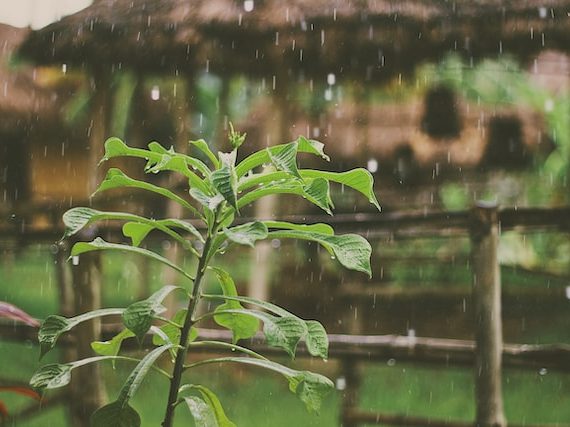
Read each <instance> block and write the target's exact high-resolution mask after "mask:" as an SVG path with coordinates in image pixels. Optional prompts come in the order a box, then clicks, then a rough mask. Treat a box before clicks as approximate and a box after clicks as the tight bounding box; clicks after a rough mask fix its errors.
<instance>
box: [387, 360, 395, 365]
mask: <svg viewBox="0 0 570 427" xmlns="http://www.w3.org/2000/svg"><path fill="white" fill-rule="evenodd" d="M386 364H387V365H388V366H396V359H388V361H387V362H386Z"/></svg>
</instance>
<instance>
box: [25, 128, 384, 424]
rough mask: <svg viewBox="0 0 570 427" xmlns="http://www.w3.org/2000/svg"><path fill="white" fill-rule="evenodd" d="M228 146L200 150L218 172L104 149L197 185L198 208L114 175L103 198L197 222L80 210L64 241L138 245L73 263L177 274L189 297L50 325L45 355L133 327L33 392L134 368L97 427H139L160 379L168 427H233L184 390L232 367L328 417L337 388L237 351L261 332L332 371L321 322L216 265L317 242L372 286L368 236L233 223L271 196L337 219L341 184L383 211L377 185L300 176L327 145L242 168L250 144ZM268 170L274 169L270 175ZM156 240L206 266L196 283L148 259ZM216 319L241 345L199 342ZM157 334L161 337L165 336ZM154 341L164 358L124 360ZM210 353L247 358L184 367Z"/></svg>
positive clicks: (156, 149) (160, 150) (333, 175)
mask: <svg viewBox="0 0 570 427" xmlns="http://www.w3.org/2000/svg"><path fill="white" fill-rule="evenodd" d="M229 139H230V144H231V146H232V150H231V151H230V152H229V153H223V152H220V153H218V155H217V156H216V155H214V153H213V152H212V151H211V150H210V148H209V146H208V144H207V143H206V142H205V141H203V140H199V141H192V142H191V144H192V145H193V146H194V147H195V148H196V149H197V150H198V151H200V152H201V153H202V154H204V155H205V158H206V159H207V161H208V163H209V164H210V166H207V165H206V164H205V163H204V162H202V161H201V160H199V159H197V158H193V157H190V156H187V155H183V154H179V153H176V152H175V151H174V150H173V149H165V148H164V147H162V146H160V145H159V144H157V143H154V142H153V143H151V144H149V146H148V150H145V149H140V148H131V147H128V146H127V145H126V144H125V143H124V142H123V141H121V140H119V139H118V138H110V139H109V140H108V141H107V142H106V144H105V156H104V159H103V160H107V159H111V158H114V157H121V156H129V157H135V158H141V159H144V160H145V161H146V166H145V171H146V172H147V173H158V172H162V171H170V172H176V173H179V174H181V175H182V176H183V177H185V178H186V179H187V182H188V189H187V194H188V195H189V196H190V198H185V197H182V196H181V195H179V194H177V193H175V192H173V191H172V190H170V189H167V188H163V187H161V186H158V185H153V184H149V183H147V182H144V181H139V180H135V179H132V178H130V177H128V176H127V175H125V174H124V173H123V172H122V171H121V170H120V169H116V168H112V169H110V170H109V171H108V173H107V176H106V178H105V180H104V181H103V182H102V183H101V185H100V186H99V188H98V189H97V192H101V191H106V190H112V189H117V188H134V189H137V190H142V191H147V192H152V193H155V194H158V195H161V196H163V197H165V198H167V199H168V200H169V201H170V203H177V204H179V205H180V206H181V207H182V208H183V209H185V210H186V214H189V215H191V216H193V217H194V221H195V222H193V223H190V222H188V221H184V220H181V219H178V218H168V219H160V220H157V219H154V218H145V217H141V216H138V215H133V214H129V213H123V212H103V211H98V210H95V209H91V208H86V207H81V208H73V209H70V210H69V211H68V212H66V213H65V215H64V217H63V220H64V222H65V225H66V231H65V235H64V238H66V237H70V236H72V235H75V234H77V233H78V232H79V231H80V230H82V229H83V228H84V227H85V226H87V225H88V224H90V223H93V222H96V221H109V220H110V221H121V222H123V228H122V230H123V234H124V236H125V237H127V238H128V239H130V241H131V244H119V243H110V242H106V241H104V240H103V239H102V238H100V237H97V238H95V239H94V240H93V241H91V242H78V243H75V245H74V246H73V247H72V249H71V256H80V255H81V254H84V253H88V252H93V251H121V252H126V253H130V254H134V255H138V256H142V257H144V258H146V259H148V260H150V261H158V262H160V263H162V264H165V265H168V266H169V267H171V268H172V269H174V270H175V271H177V272H178V273H180V276H181V278H183V279H186V280H187V281H190V282H191V284H192V285H191V286H190V287H189V288H188V289H185V288H181V287H177V286H165V287H163V288H162V289H160V290H159V291H157V292H155V293H154V294H153V295H151V296H150V297H148V298H146V299H144V300H142V301H137V302H134V303H132V304H131V305H129V306H128V307H127V308H125V309H122V308H121V309H102V310H96V311H93V312H90V313H85V314H82V315H80V316H76V317H73V318H70V319H67V318H64V317H61V316H49V317H48V318H47V319H46V321H45V322H44V323H43V325H42V326H41V329H40V332H39V340H40V343H41V354H42V355H43V354H45V353H46V352H47V351H49V350H51V349H52V348H53V347H54V345H55V343H56V341H57V339H58V338H59V336H60V335H61V334H62V333H64V332H66V331H69V330H70V329H72V328H73V327H74V326H76V325H77V324H78V323H81V322H83V321H86V320H89V319H92V318H95V317H99V316H104V315H122V319H123V324H124V326H125V329H124V330H123V331H122V332H120V333H119V334H118V335H116V336H115V337H113V338H112V339H111V340H109V341H105V342H94V343H92V348H93V350H94V351H95V352H96V353H98V354H99V355H100V356H98V357H92V358H88V359H84V360H79V361H76V362H71V363H67V364H51V365H45V366H44V367H42V368H40V370H39V371H38V372H37V373H36V374H35V375H34V377H33V378H32V381H31V383H32V385H33V386H34V387H36V388H38V389H40V390H43V389H46V388H56V387H61V386H64V385H66V384H67V383H68V382H69V381H70V378H71V371H72V370H73V369H74V368H77V367H79V366H82V365H85V364H87V363H94V362H98V361H101V360H111V361H113V362H114V361H116V360H131V361H136V362H137V365H136V367H135V368H134V370H133V371H132V372H131V374H130V375H129V377H128V378H127V379H126V381H125V383H124V385H123V388H122V389H121V391H120V393H119V396H118V397H117V399H116V400H115V401H114V402H112V403H110V404H108V405H106V406H104V407H102V408H100V409H99V410H97V411H96V412H95V413H94V414H93V416H92V418H91V422H92V425H93V426H95V427H99V426H120V427H136V426H140V424H141V420H140V416H139V415H138V413H137V412H136V410H135V409H134V408H133V407H132V406H130V404H129V401H130V399H131V397H132V396H133V394H134V393H135V392H136V390H137V389H138V387H139V385H140V383H141V381H142V380H143V379H144V377H145V375H146V374H147V373H148V371H149V370H150V369H151V368H154V369H155V370H157V371H158V372H160V373H162V374H164V375H165V376H166V377H168V378H169V380H170V392H169V401H168V403H167V408H166V415H165V418H164V422H163V426H164V427H171V425H172V420H173V416H174V410H175V408H176V407H177V406H178V405H179V404H180V403H185V404H186V406H187V407H188V408H189V410H190V412H191V414H192V416H193V417H194V420H195V421H196V423H197V425H204V426H220V427H232V426H234V424H233V423H232V422H231V421H230V420H229V419H228V418H227V416H226V415H225V413H224V411H223V409H222V405H221V403H220V401H219V400H218V398H217V397H216V395H215V394H214V393H213V392H212V391H211V390H210V389H208V388H206V387H204V386H202V385H196V384H186V385H182V386H181V379H182V374H183V371H184V370H186V369H192V368H197V367H198V366H201V365H204V364H210V363H226V362H232V363H241V364H245V365H250V366H256V367H260V368H264V369H268V370H271V371H274V372H278V373H280V374H282V375H283V376H284V377H285V378H286V379H287V381H288V383H289V388H290V390H291V392H293V393H295V394H296V395H297V396H298V397H299V398H300V399H301V401H303V402H304V403H305V405H306V407H307V409H308V410H309V411H311V412H316V411H318V410H319V408H320V405H321V400H322V397H323V396H324V395H325V394H326V393H327V392H329V391H330V390H331V389H332V388H333V385H332V382H331V381H330V380H328V379H327V378H325V377H323V376H321V375H318V374H314V373H311V372H307V371H296V370H293V369H290V368H288V367H286V366H283V365H280V364H278V363H275V362H272V361H269V360H267V359H266V358H265V357H263V356H261V355H259V354H257V353H255V352H254V351H252V350H250V349H248V348H246V347H244V346H241V345H238V344H237V343H238V342H239V341H240V340H243V339H247V338H251V337H253V336H254V335H255V334H256V333H258V331H259V328H260V325H263V326H262V331H261V332H262V334H263V336H264V337H265V340H266V342H267V344H268V345H270V346H273V347H277V348H281V349H283V350H284V351H285V352H286V353H287V354H288V355H289V356H290V357H291V358H293V357H295V353H296V349H297V346H298V344H299V343H300V342H301V341H304V342H305V344H306V347H307V350H308V352H309V353H310V354H311V355H313V356H317V357H321V358H323V359H326V358H327V357H328V339H327V334H326V332H325V329H324V327H323V326H322V325H321V324H320V323H319V322H317V321H316V320H304V319H301V318H299V317H297V316H295V315H293V314H291V313H289V312H288V311H286V310H284V309H282V308H281V307H278V306H276V305H274V304H271V303H268V302H265V301H259V300H256V299H253V298H248V297H242V296H239V295H238V293H237V289H236V286H235V284H234V281H233V279H232V277H231V275H230V274H229V273H228V272H226V271H224V270H222V269H221V268H219V267H215V266H210V265H209V264H210V263H211V262H213V261H214V259H215V255H217V254H221V253H224V252H226V251H227V250H228V249H231V247H232V246H233V245H236V244H237V245H245V246H250V247H253V246H254V245H255V243H256V242H257V241H260V240H265V239H273V238H291V239H301V240H309V241H314V242H317V243H319V244H320V245H322V246H323V247H324V248H325V249H326V250H327V251H329V252H330V254H331V256H332V257H333V258H335V259H337V260H338V262H339V263H340V264H341V265H343V266H344V267H346V268H348V269H351V270H355V271H360V272H363V273H366V274H367V275H369V276H371V274H372V271H371V268H370V256H371V247H370V244H369V243H368V242H367V241H366V239H364V238H363V237H361V236H359V235H353V234H347V235H339V236H337V235H335V234H334V230H333V228H332V227H331V226H329V225H327V224H293V223H289V222H284V221H253V222H248V223H245V224H238V225H236V224H234V218H235V217H236V216H237V215H239V209H240V208H242V207H245V206H247V205H249V204H250V203H252V202H254V201H256V200H258V199H259V198H261V197H264V196H266V195H270V194H279V193H290V194H296V195H300V196H302V197H304V198H305V199H306V200H307V201H308V202H310V203H313V204H315V205H317V206H319V207H320V208H322V209H323V210H325V211H326V212H328V213H330V214H332V208H333V207H334V205H333V202H332V200H331V197H330V190H329V188H330V183H331V182H332V183H336V184H341V185H345V186H347V187H350V188H353V189H354V190H356V191H358V192H360V193H362V194H363V195H364V196H365V197H366V198H367V199H368V200H369V201H370V203H371V204H373V205H374V206H376V207H378V208H379V205H378V202H377V200H376V197H375V195H374V192H373V188H372V184H373V182H372V176H371V175H370V173H368V171H366V170H364V169H355V170H352V171H348V172H342V173H337V172H325V171H319V170H310V169H300V168H299V167H298V165H297V156H298V154H299V153H309V154H312V155H316V156H318V157H321V158H322V159H325V160H328V156H326V154H324V151H323V144H321V143H320V142H318V141H313V140H308V139H306V138H304V137H300V138H298V139H297V140H296V141H293V142H290V143H288V144H282V145H278V146H275V147H270V148H267V149H264V150H261V151H258V152H256V153H254V154H252V155H250V156H248V157H246V158H245V159H244V160H243V161H241V162H239V163H238V162H237V158H238V156H237V150H238V148H239V147H240V146H241V145H242V144H243V143H244V141H245V135H242V134H240V133H238V132H235V131H234V129H233V127H231V131H230V135H229ZM265 164H270V165H271V166H270V167H263V168H260V167H261V166H262V165H265ZM258 169H261V170H258ZM198 223H199V225H198V226H197V225H196V224H198ZM153 230H157V231H159V232H162V233H164V234H165V235H166V236H167V237H169V238H170V239H172V240H174V241H175V242H177V243H179V244H180V246H181V247H182V249H184V250H185V251H186V252H188V254H190V255H192V256H194V257H196V258H197V260H198V265H197V269H196V271H195V273H192V274H191V273H188V272H187V270H186V269H185V268H183V267H182V266H180V265H178V264H176V263H174V262H172V261H170V260H168V259H167V258H164V257H163V256H161V255H159V254H158V253H156V252H154V251H152V250H150V249H146V248H144V247H141V245H142V244H143V242H144V240H145V239H146V237H147V236H148V234H149V233H150V232H152V231H153ZM196 248H199V249H196ZM209 273H213V274H215V276H216V279H217V282H218V284H219V286H220V288H221V294H216V295H209V294H205V293H203V291H202V285H203V278H204V276H205V275H207V274H209ZM176 289H182V290H184V292H185V295H186V298H187V301H186V302H187V308H186V309H184V310H180V311H178V312H177V313H176V314H175V315H174V316H172V318H171V319H168V318H164V317H161V315H162V314H163V313H164V312H165V308H164V307H163V305H162V301H163V300H164V298H165V297H166V296H167V295H168V294H169V293H170V292H172V291H174V290H176ZM201 300H205V301H210V302H214V303H216V304H214V308H213V309H212V310H211V311H208V312H206V313H205V314H202V315H201V316H200V317H197V315H196V314H197V310H196V308H197V306H198V304H199V302H200V301H201ZM217 303H219V304H217ZM209 306H210V305H209V304H208V307H209ZM249 307H253V308H249ZM208 318H213V320H214V321H215V322H216V323H217V324H218V325H220V326H221V327H223V328H226V329H228V330H230V331H232V333H233V343H232V344H229V343H226V342H219V341H204V340H199V339H198V332H197V329H196V327H197V326H199V324H200V323H201V322H202V321H203V320H205V319H208ZM157 323H158V324H159V325H156V324H157ZM148 334H151V335H152V344H153V345H154V346H156V348H155V349H154V350H152V351H150V352H149V353H148V354H146V355H145V356H144V357H143V358H142V359H140V360H138V359H131V358H126V357H123V356H119V353H120V350H121V345H122V342H123V341H124V340H125V339H128V338H131V337H136V338H137V340H138V341H139V343H142V342H143V340H144V338H145V336H147V335H148ZM203 346H209V347H218V348H221V349H230V350H232V351H236V352H239V354H241V356H239V357H226V358H214V359H206V360H202V361H200V362H196V363H194V364H192V365H188V366H184V361H185V360H186V354H187V352H188V351H192V349H193V348H198V347H203ZM165 352H168V353H170V355H171V356H172V359H173V360H174V366H173V367H172V370H171V373H166V372H165V371H162V370H161V369H159V368H157V367H155V366H154V363H155V362H156V361H157V360H158V359H159V357H160V356H161V355H162V354H163V353H165ZM188 393H190V394H189V395H188ZM179 396H182V397H179Z"/></svg>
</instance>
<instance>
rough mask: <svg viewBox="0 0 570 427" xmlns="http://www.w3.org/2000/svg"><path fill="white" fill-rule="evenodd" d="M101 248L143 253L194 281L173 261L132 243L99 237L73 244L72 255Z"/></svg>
mask: <svg viewBox="0 0 570 427" xmlns="http://www.w3.org/2000/svg"><path fill="white" fill-rule="evenodd" d="M101 250H113V251H122V252H130V253H134V254H139V255H143V256H145V257H146V258H150V259H153V260H156V261H159V262H161V263H163V264H166V265H168V266H169V267H171V268H173V269H174V270H176V271H178V272H179V273H180V274H182V275H183V276H184V277H186V278H188V279H189V280H191V281H194V277H193V276H191V275H190V274H188V273H187V272H186V271H185V270H183V269H182V268H180V267H179V266H177V265H176V264H174V263H173V262H172V261H170V260H168V259H166V258H164V257H162V256H160V255H158V254H157V253H155V252H152V251H149V250H148V249H144V248H137V247H135V246H130V245H121V244H118V243H109V242H106V241H105V240H103V239H101V238H100V237H97V238H96V239H95V240H93V241H92V242H79V243H76V244H75V245H73V248H71V256H77V255H81V254H83V253H86V252H92V251H101Z"/></svg>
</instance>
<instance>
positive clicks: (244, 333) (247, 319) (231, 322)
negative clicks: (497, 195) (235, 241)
mask: <svg viewBox="0 0 570 427" xmlns="http://www.w3.org/2000/svg"><path fill="white" fill-rule="evenodd" d="M212 270H213V271H214V272H215V273H216V276H217V278H218V281H219V283H220V286H221V287H222V292H223V294H224V295H226V296H230V297H231V296H237V289H236V285H235V283H234V281H233V279H232V277H231V276H230V275H229V274H228V273H227V272H226V271H224V270H222V269H221V268H212ZM242 309H244V308H243V307H242V305H241V304H240V303H239V302H238V301H235V300H227V301H226V302H224V303H223V304H221V305H219V306H218V307H216V312H221V311H226V310H229V311H232V312H230V313H222V314H216V315H215V316H214V321H215V322H216V323H217V324H218V325H220V326H222V327H224V328H227V329H229V330H231V331H232V333H233V337H232V341H233V343H234V344H235V343H237V342H238V341H239V340H240V339H247V338H251V337H252V336H254V335H255V333H256V332H257V331H258V330H259V319H257V318H255V317H252V316H250V315H244V314H243V313H239V312H233V310H242Z"/></svg>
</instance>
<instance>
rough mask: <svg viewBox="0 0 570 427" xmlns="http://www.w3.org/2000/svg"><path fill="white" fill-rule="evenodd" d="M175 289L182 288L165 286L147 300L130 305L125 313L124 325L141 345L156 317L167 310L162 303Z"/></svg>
mask: <svg viewBox="0 0 570 427" xmlns="http://www.w3.org/2000/svg"><path fill="white" fill-rule="evenodd" d="M175 289H180V288H179V287H177V286H164V287H163V288H161V289H160V290H158V291H157V292H155V293H154V294H152V295H151V296H150V297H148V298H147V299H145V300H142V301H137V302H135V303H133V304H131V305H129V306H128V307H127V308H126V310H125V311H124V312H123V324H124V325H125V326H126V327H127V328H128V329H129V330H130V331H132V332H133V333H134V334H135V336H136V337H137V340H138V341H139V343H141V342H142V340H143V338H144V336H145V335H146V333H147V332H148V330H149V329H150V327H151V325H152V321H153V320H154V318H155V316H156V315H157V314H160V313H163V312H164V311H165V310H166V308H164V307H163V306H162V304H161V303H162V301H163V300H164V298H166V296H167V295H168V294H169V293H170V292H172V291H173V290H175Z"/></svg>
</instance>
